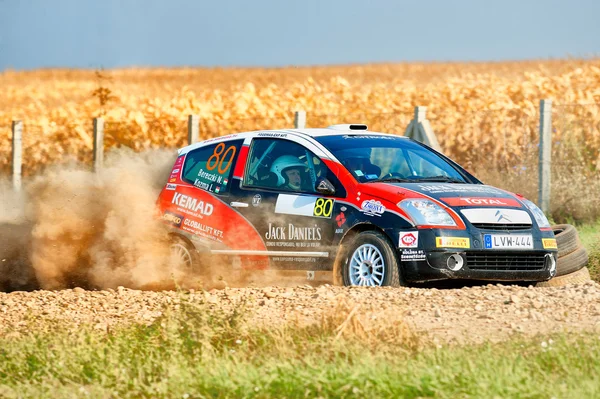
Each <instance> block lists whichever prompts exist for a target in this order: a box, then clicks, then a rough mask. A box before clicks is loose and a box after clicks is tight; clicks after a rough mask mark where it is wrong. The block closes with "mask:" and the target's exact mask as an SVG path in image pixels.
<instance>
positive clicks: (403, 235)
mask: <svg viewBox="0 0 600 399" xmlns="http://www.w3.org/2000/svg"><path fill="white" fill-rule="evenodd" d="M418 246H419V232H418V231H402V232H400V242H399V244H398V247H400V248H417V247H418Z"/></svg>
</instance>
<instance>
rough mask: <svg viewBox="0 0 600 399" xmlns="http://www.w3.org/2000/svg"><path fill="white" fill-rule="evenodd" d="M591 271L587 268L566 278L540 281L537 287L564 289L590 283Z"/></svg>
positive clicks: (566, 275) (565, 276)
mask: <svg viewBox="0 0 600 399" xmlns="http://www.w3.org/2000/svg"><path fill="white" fill-rule="evenodd" d="M590 280H591V278H590V271H589V270H588V268H587V267H582V268H581V269H579V270H577V271H576V272H573V273H569V274H565V275H564V276H560V277H554V278H553V279H550V280H548V281H540V282H539V283H537V284H536V285H535V286H536V287H562V286H565V285H567V284H581V283H585V282H586V281H590Z"/></svg>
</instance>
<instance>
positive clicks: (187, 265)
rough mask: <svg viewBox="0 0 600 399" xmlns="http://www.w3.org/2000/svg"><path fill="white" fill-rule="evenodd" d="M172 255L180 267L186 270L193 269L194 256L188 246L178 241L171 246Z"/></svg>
mask: <svg viewBox="0 0 600 399" xmlns="http://www.w3.org/2000/svg"><path fill="white" fill-rule="evenodd" d="M171 255H172V257H173V260H174V261H175V262H176V263H177V265H178V266H183V268H184V269H191V268H192V267H193V265H194V261H193V259H192V254H191V253H190V251H189V249H188V248H187V246H186V245H185V244H184V243H182V242H181V241H179V240H177V241H175V242H173V243H172V244H171Z"/></svg>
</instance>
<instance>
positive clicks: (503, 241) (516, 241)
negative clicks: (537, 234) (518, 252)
mask: <svg viewBox="0 0 600 399" xmlns="http://www.w3.org/2000/svg"><path fill="white" fill-rule="evenodd" d="M483 244H484V247H485V248H487V249H496V248H500V249H511V248H512V249H532V248H533V239H532V238H531V234H527V235H524V234H522V235H513V234H484V235H483Z"/></svg>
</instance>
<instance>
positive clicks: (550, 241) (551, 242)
mask: <svg viewBox="0 0 600 399" xmlns="http://www.w3.org/2000/svg"><path fill="white" fill-rule="evenodd" d="M542 245H543V246H544V249H558V245H556V238H542Z"/></svg>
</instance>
